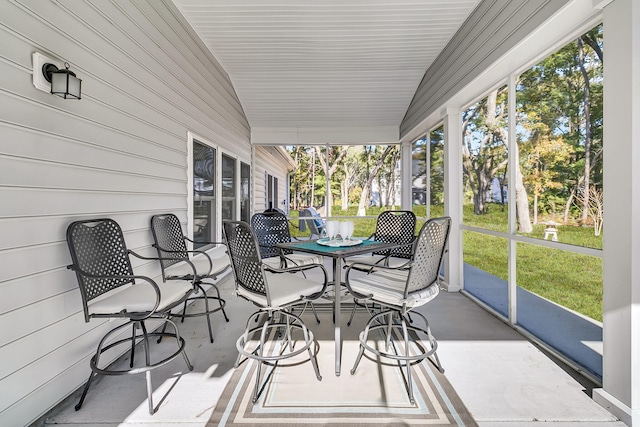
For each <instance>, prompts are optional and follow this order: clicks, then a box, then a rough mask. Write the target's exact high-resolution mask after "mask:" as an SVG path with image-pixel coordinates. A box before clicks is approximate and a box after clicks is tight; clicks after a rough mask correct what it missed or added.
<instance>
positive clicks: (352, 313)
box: [347, 298, 358, 326]
mask: <svg viewBox="0 0 640 427" xmlns="http://www.w3.org/2000/svg"><path fill="white" fill-rule="evenodd" d="M356 305H358V303H357V302H356V299H355V298H354V299H353V309H352V310H351V316H349V321H348V322H347V326H351V322H352V321H353V317H354V316H355V315H356Z"/></svg>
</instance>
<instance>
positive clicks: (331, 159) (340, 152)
mask: <svg viewBox="0 0 640 427" xmlns="http://www.w3.org/2000/svg"><path fill="white" fill-rule="evenodd" d="M347 148H348V147H347V146H344V147H327V149H326V150H325V153H326V155H325V153H323V152H322V149H321V148H320V147H319V146H316V147H315V153H316V154H317V156H318V161H319V162H320V165H321V166H322V170H323V171H325V174H326V177H327V179H328V181H329V188H327V191H326V206H327V215H329V214H330V212H331V207H332V206H333V194H332V192H331V182H332V181H331V177H332V176H333V174H334V173H335V172H336V170H337V169H338V167H339V166H340V164H341V162H342V159H343V158H344V156H346V155H347Z"/></svg>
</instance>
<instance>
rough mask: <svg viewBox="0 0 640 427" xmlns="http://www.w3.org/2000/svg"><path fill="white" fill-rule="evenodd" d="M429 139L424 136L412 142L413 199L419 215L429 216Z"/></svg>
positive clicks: (414, 210) (414, 211)
mask: <svg viewBox="0 0 640 427" xmlns="http://www.w3.org/2000/svg"><path fill="white" fill-rule="evenodd" d="M427 173H428V172H427V140H426V137H422V138H420V139H418V140H416V141H414V142H413V143H412V144H411V200H412V206H413V207H412V210H413V213H414V214H416V216H417V217H423V218H426V216H427V208H426V206H427Z"/></svg>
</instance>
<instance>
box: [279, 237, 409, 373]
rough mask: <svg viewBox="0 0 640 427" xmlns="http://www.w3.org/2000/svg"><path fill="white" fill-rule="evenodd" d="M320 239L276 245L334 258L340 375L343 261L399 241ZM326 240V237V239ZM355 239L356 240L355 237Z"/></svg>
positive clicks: (338, 368) (395, 244)
mask: <svg viewBox="0 0 640 427" xmlns="http://www.w3.org/2000/svg"><path fill="white" fill-rule="evenodd" d="M318 240H320V239H316V240H304V241H297V242H286V243H278V244H277V245H274V246H275V247H277V248H281V249H290V250H294V251H297V252H306V253H310V254H316V255H322V256H323V257H329V258H332V260H333V291H334V292H333V294H334V297H333V319H334V335H335V347H336V376H340V360H341V355H342V340H341V337H340V302H341V301H340V300H341V297H340V296H341V293H340V286H341V284H342V261H343V260H344V259H345V258H346V257H350V256H353V255H361V254H366V253H370V252H373V251H381V250H385V249H393V248H396V247H398V246H402V245H398V244H397V243H388V242H379V241H376V240H367V239H357V240H361V241H362V243H360V244H358V245H354V246H326V245H321V244H319V243H318ZM325 240H326V239H325ZM353 240H356V238H354V239H353Z"/></svg>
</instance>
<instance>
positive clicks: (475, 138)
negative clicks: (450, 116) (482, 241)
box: [462, 86, 509, 232]
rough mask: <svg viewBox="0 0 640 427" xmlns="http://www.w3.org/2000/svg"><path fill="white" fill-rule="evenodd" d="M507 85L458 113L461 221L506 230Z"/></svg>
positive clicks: (476, 225)
mask: <svg viewBox="0 0 640 427" xmlns="http://www.w3.org/2000/svg"><path fill="white" fill-rule="evenodd" d="M507 94H508V92H507V86H503V87H501V88H500V89H496V90H494V91H493V92H491V93H490V94H489V95H488V96H487V97H486V98H484V99H482V100H480V101H478V102H476V103H475V104H473V105H472V106H470V107H469V108H468V109H467V110H465V111H464V112H463V114H462V136H463V147H462V170H463V185H464V189H463V191H464V192H463V203H464V211H463V221H464V223H465V224H466V225H471V226H475V227H482V228H487V229H491V230H497V231H503V232H507V231H508V216H507V186H508V181H507V154H508V151H507V144H508V140H509V138H508V127H507V112H508V109H507Z"/></svg>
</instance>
